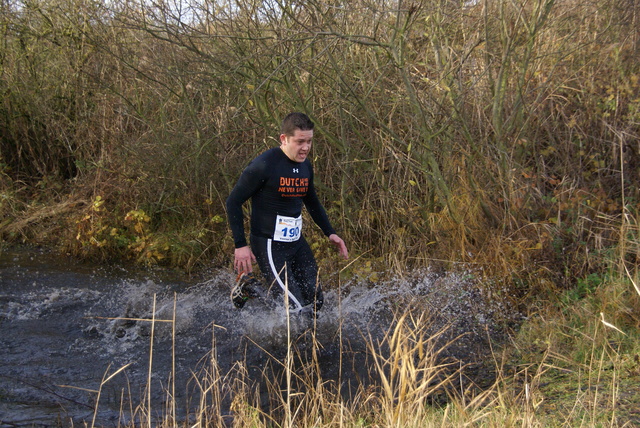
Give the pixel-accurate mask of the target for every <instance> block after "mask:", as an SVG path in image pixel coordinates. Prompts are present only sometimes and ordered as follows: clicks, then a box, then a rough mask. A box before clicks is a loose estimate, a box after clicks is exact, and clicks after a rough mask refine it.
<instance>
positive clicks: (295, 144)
mask: <svg viewBox="0 0 640 428" xmlns="http://www.w3.org/2000/svg"><path fill="white" fill-rule="evenodd" d="M312 139H313V130H309V131H301V130H300V129H296V130H295V132H294V133H293V135H286V134H281V135H280V143H281V144H280V148H281V149H282V151H283V152H284V154H285V155H287V157H288V158H289V159H291V160H292V161H295V162H304V160H305V159H306V158H307V156H308V155H309V152H310V151H311V140H312Z"/></svg>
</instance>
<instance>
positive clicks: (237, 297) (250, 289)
mask: <svg viewBox="0 0 640 428" xmlns="http://www.w3.org/2000/svg"><path fill="white" fill-rule="evenodd" d="M259 286H260V282H259V281H258V280H257V279H256V278H255V277H254V276H253V273H251V272H249V273H245V272H243V273H241V274H239V275H238V277H237V278H236V284H235V285H234V286H233V288H232V289H231V301H232V302H233V305H234V306H235V307H236V308H238V309H241V308H243V307H244V304H245V303H247V300H249V299H251V298H254V297H259V294H258V292H257V290H256V287H259Z"/></svg>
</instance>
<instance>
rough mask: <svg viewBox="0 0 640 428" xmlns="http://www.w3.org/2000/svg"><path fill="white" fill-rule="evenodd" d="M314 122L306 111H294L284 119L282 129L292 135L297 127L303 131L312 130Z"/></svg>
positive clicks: (285, 133)
mask: <svg viewBox="0 0 640 428" xmlns="http://www.w3.org/2000/svg"><path fill="white" fill-rule="evenodd" d="M313 126H314V124H313V122H312V121H311V119H309V116H307V115H306V114H304V113H299V112H294V113H289V114H288V115H287V116H286V117H285V118H284V120H283V121H282V126H281V131H282V133H283V134H284V135H288V136H291V135H293V134H294V133H295V132H296V129H299V130H301V131H312V130H313Z"/></svg>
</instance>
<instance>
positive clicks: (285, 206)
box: [227, 147, 336, 248]
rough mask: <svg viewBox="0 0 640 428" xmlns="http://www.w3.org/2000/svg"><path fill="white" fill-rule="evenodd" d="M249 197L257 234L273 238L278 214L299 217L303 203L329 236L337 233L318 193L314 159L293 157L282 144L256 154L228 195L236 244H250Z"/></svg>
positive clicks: (231, 225)
mask: <svg viewBox="0 0 640 428" xmlns="http://www.w3.org/2000/svg"><path fill="white" fill-rule="evenodd" d="M249 198H251V234H253V235H256V236H261V237H263V238H273V234H274V229H275V227H276V217H277V216H278V215H280V216H286V217H293V218H297V217H299V216H300V214H301V213H302V204H303V203H304V205H305V207H306V208H307V211H309V214H310V215H311V218H312V219H313V221H314V222H315V223H316V224H317V225H318V226H319V227H320V229H321V230H322V232H323V233H324V234H325V235H326V236H329V235H331V234H333V233H336V232H335V230H334V229H333V227H332V226H331V223H330V221H329V218H328V217H327V213H326V211H325V209H324V207H323V206H322V204H321V203H320V200H319V199H318V195H317V194H316V190H315V187H314V185H313V168H312V167H311V162H309V160H308V159H305V161H304V162H295V161H292V160H291V159H289V158H288V157H287V155H286V154H285V153H284V152H283V151H282V150H281V149H280V148H279V147H275V148H273V149H269V150H267V151H266V152H264V153H262V154H261V155H259V156H258V157H256V158H255V159H254V160H253V161H252V162H251V163H250V164H249V165H248V166H247V167H246V168H245V170H244V171H243V172H242V175H241V176H240V179H239V180H238V182H237V183H236V185H235V187H234V188H233V190H232V191H231V194H230V195H229V197H228V198H227V216H228V219H229V225H230V227H231V232H232V233H233V240H234V243H235V247H236V248H240V247H244V246H246V245H247V240H246V237H245V232H244V216H243V214H242V205H243V204H244V203H245V202H246V201H247V200H248V199H249Z"/></svg>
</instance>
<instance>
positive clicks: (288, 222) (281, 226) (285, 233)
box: [273, 216, 302, 242]
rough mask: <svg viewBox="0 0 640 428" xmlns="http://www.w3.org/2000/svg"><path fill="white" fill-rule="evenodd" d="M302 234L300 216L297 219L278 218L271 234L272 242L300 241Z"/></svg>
mask: <svg viewBox="0 0 640 428" xmlns="http://www.w3.org/2000/svg"><path fill="white" fill-rule="evenodd" d="M301 232H302V216H300V217H298V218H294V217H285V216H278V217H277V218H276V227H275V231H274V233H273V240H274V241H280V242H294V241H297V240H298V239H300V233H301Z"/></svg>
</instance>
